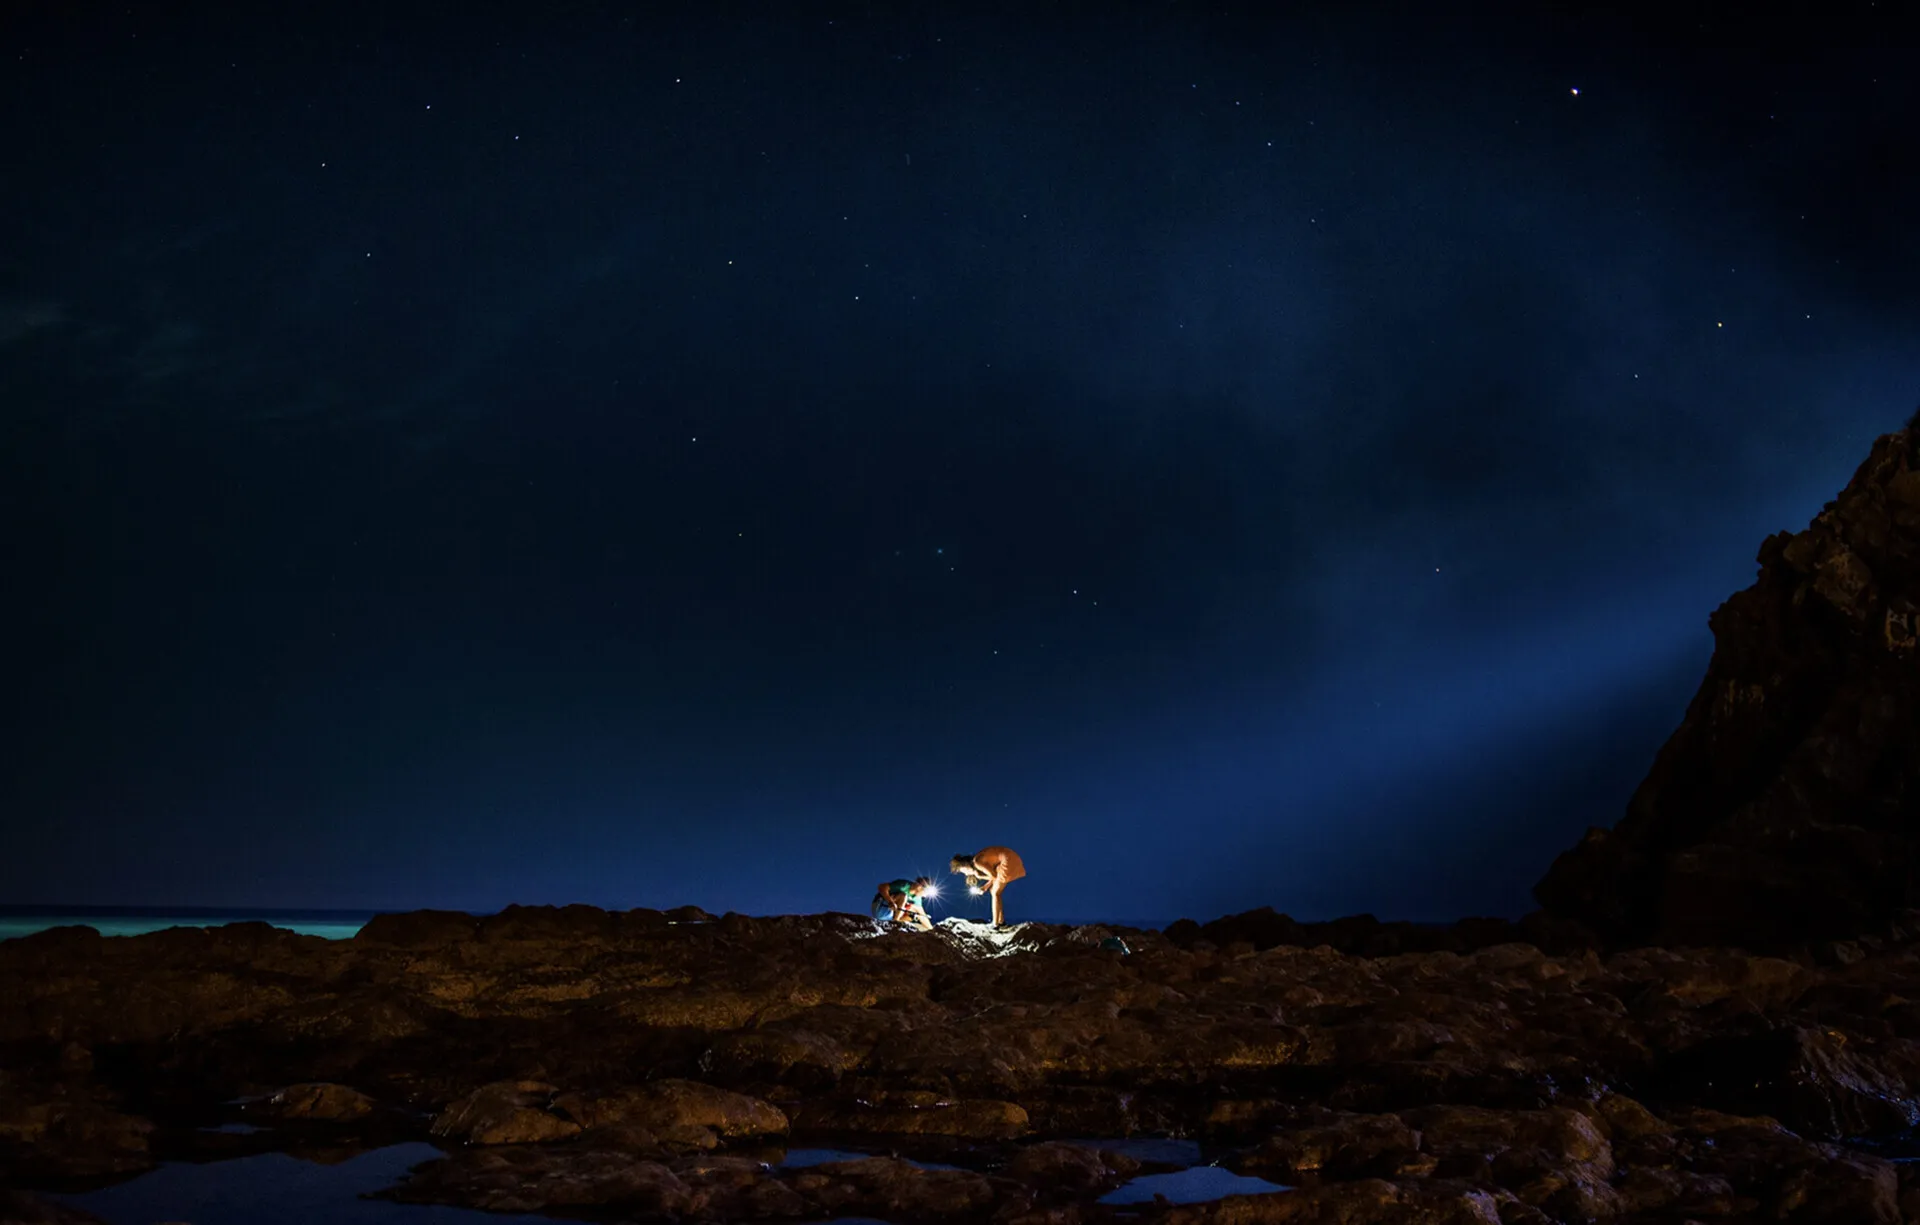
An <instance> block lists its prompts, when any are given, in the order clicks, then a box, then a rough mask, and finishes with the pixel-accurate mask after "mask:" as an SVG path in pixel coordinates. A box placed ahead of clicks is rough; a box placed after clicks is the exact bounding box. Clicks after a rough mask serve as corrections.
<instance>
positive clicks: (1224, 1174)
mask: <svg viewBox="0 0 1920 1225" xmlns="http://www.w3.org/2000/svg"><path fill="white" fill-rule="evenodd" d="M1291 1190H1293V1188H1292V1187H1283V1186H1281V1185H1280V1184H1279V1183H1273V1182H1268V1181H1267V1180H1266V1179H1264V1178H1250V1177H1248V1176H1247V1175H1245V1174H1234V1173H1231V1172H1229V1171H1227V1170H1223V1169H1221V1168H1220V1167H1219V1166H1217V1165H1197V1166H1195V1167H1193V1168H1192V1169H1191V1170H1181V1171H1180V1172H1178V1173H1176V1174H1147V1175H1143V1176H1142V1177H1140V1178H1136V1179H1133V1180H1132V1181H1131V1182H1126V1183H1122V1184H1121V1185H1120V1186H1118V1187H1116V1188H1115V1189H1113V1190H1112V1191H1109V1192H1107V1193H1106V1194H1105V1195H1103V1196H1101V1197H1100V1202H1101V1203H1103V1204H1150V1203H1152V1202H1153V1198H1154V1196H1156V1195H1163V1196H1165V1197H1166V1198H1167V1200H1168V1201H1169V1202H1171V1203H1175V1204H1200V1203H1205V1202H1206V1201H1207V1200H1214V1199H1225V1198H1226V1197H1227V1196H1229V1195H1265V1194H1267V1193H1269V1192H1272V1191H1291Z"/></svg>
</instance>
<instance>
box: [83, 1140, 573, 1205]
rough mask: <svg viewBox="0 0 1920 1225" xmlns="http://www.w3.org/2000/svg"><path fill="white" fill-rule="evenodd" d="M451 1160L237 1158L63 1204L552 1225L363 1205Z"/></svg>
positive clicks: (406, 1150) (413, 1155) (178, 1167)
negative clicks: (424, 1165)
mask: <svg viewBox="0 0 1920 1225" xmlns="http://www.w3.org/2000/svg"><path fill="white" fill-rule="evenodd" d="M441 1156H444V1154H443V1153H441V1151H440V1150H439V1149H437V1148H435V1147H434V1146H433V1145H431V1144H396V1145H393V1146H391V1147H389V1148H381V1149H375V1150H373V1151H372V1152H369V1153H361V1154H359V1155H357V1156H354V1157H350V1158H348V1159H346V1160H344V1161H341V1162H339V1163H338V1164H332V1165H317V1164H315V1163H313V1162H310V1161H302V1160H300V1159H299V1158H297V1157H291V1156H288V1155H287V1154H285V1153H263V1154H261V1155H260V1156H257V1157H236V1158H234V1159H233V1160H231V1161H216V1162H210V1163H208V1164H204V1165H189V1164H171V1165H163V1166H161V1167H160V1168H159V1169H157V1170H153V1171H151V1172H149V1173H146V1174H142V1175H140V1176H139V1177H137V1178H132V1179H129V1180H128V1181H126V1182H123V1183H121V1184H119V1185H118V1186H113V1187H107V1188H105V1189H104V1190H100V1191H89V1192H86V1193H85V1194H83V1195H62V1196H56V1197H51V1198H56V1199H58V1200H60V1201H61V1202H63V1203H68V1204H72V1205H73V1206H74V1207H76V1208H84V1209H86V1210H87V1211H88V1212H91V1213H93V1214H94V1215H95V1216H97V1217H100V1218H101V1219H103V1220H105V1221H107V1222H109V1223H110V1225H153V1222H155V1221H192V1222H193V1225H260V1223H261V1222H263V1221H272V1222H275V1225H502V1222H503V1221H512V1222H515V1223H516V1225H517V1223H521V1222H528V1223H531V1222H552V1225H559V1223H558V1222H553V1219H552V1218H551V1217H539V1216H512V1217H503V1216H500V1215H498V1214H495V1213H491V1212H479V1211H475V1210H473V1209H468V1208H448V1207H444V1206H441V1205H437V1204H395V1203H390V1202H388V1201H386V1200H369V1199H361V1198H360V1197H361V1196H362V1195H365V1194H367V1193H369V1192H372V1191H380V1190H384V1189H386V1188H387V1187H391V1186H392V1185H393V1184H394V1183H396V1182H399V1181H400V1179H401V1178H402V1177H404V1176H405V1175H406V1172H407V1171H408V1170H409V1169H411V1168H412V1167H414V1166H416V1165H419V1164H420V1163H421V1162H424V1161H432V1160H435V1159H436V1158H439V1157H441Z"/></svg>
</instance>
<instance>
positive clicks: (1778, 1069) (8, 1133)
mask: <svg viewBox="0 0 1920 1225" xmlns="http://www.w3.org/2000/svg"><path fill="white" fill-rule="evenodd" d="M671 913H675V914H679V915H680V916H681V917H680V918H678V919H675V918H670V917H669V915H668V914H665V913H662V912H659V911H629V912H625V913H609V912H606V911H601V910H594V909H590V908H587V907H565V908H559V909H555V908H549V907H512V908H509V909H508V910H506V911H504V912H502V913H500V914H497V915H491V916H487V917H484V918H476V917H474V916H469V915H452V914H445V913H439V914H434V913H423V914H417V915H392V916H385V917H382V918H381V919H380V920H378V921H376V922H375V923H373V924H370V925H369V926H368V927H367V928H366V930H365V931H363V932H362V933H361V934H360V936H359V937H357V938H356V939H353V940H347V941H327V940H322V939H319V938H317V937H310V936H300V935H296V934H294V933H291V932H286V931H280V930H276V929H273V928H269V927H266V926H265V925H262V924H234V925H231V926H228V927H225V928H218V929H212V930H200V929H175V930H172V931H166V932H158V933H154V934H152V935H146V936H136V937H121V938H102V937H100V936H99V935H98V934H97V933H94V932H92V931H91V930H89V929H75V928H67V929H59V930H55V931H50V932H45V933H42V934H40V935H37V936H31V937H27V938H25V939H20V940H13V941H7V942H0V1186H8V1187H13V1188H19V1189H24V1190H27V1191H33V1190H38V1189H52V1190H58V1189H61V1188H69V1187H72V1186H75V1185H98V1183H100V1182H101V1181H105V1180H113V1179H119V1178H125V1177H129V1176H131V1175H133V1174H135V1173H137V1172H138V1171H140V1170H143V1169H147V1168H150V1167H151V1166H152V1165H153V1164H154V1163H156V1162H159V1161H165V1160H172V1159H182V1158H184V1159H193V1160H208V1159H211V1158H214V1157H219V1156H231V1155H242V1154H245V1153H255V1152H264V1151H275V1150H279V1151H289V1152H293V1153H295V1154H300V1153H308V1154H311V1155H313V1156H315V1158H316V1159H325V1160H338V1159H339V1158H340V1157H341V1156H343V1155H345V1154H347V1153H349V1152H351V1151H353V1150H355V1149H356V1148H364V1147H369V1146H377V1145H382V1144H391V1143H394V1142H395V1141H397V1140H403V1139H404V1140H423V1139H425V1140H430V1141H432V1142H434V1143H436V1144H438V1145H439V1146H440V1147H441V1149H442V1151H443V1153H444V1154H445V1155H444V1156H443V1157H442V1158H441V1159H439V1160H437V1161H432V1162H429V1163H427V1164H425V1165H422V1166H420V1167H418V1168H417V1169H416V1170H415V1171H414V1173H413V1175H412V1176H411V1177H410V1178H408V1179H407V1180H406V1181H405V1182H403V1183H401V1184H399V1185H398V1186H396V1187H394V1188H392V1189H390V1191H389V1192H388V1194H390V1195H391V1197H393V1198H396V1199H401V1200H406V1201H410V1202H434V1203H451V1204H464V1205H468V1206H474V1207H485V1208H491V1209H495V1210H498V1211H559V1212H561V1213H562V1214H573V1213H579V1214H587V1215H593V1214H599V1215H600V1216H602V1217H605V1218H607V1219H617V1220H630V1221H678V1222H696V1221H699V1222H715V1223H722V1222H731V1221H741V1220H791V1221H796V1222H797V1221H808V1220H821V1219H827V1218H830V1217H834V1216H840V1215H845V1216H860V1217H869V1218H880V1219H887V1220H909V1219H910V1220H925V1221H950V1222H955V1223H958V1222H976V1221H982V1222H984V1221H996V1222H1006V1223H1008V1225H1015V1223H1018V1225H1042V1223H1050V1225H1075V1223H1080V1222H1086V1223H1091V1222H1110V1221H1113V1220H1116V1219H1117V1218H1116V1217H1115V1214H1114V1211H1113V1209H1111V1208H1110V1207H1108V1206H1104V1205H1101V1204H1100V1203H1099V1199H1100V1197H1101V1196H1103V1195H1105V1194H1106V1193H1107V1192H1109V1191H1111V1190H1113V1189H1114V1188H1115V1187H1117V1186H1119V1185H1120V1184H1121V1183H1123V1182H1124V1181H1125V1180H1127V1179H1128V1178H1131V1177H1134V1176H1136V1175H1138V1174H1140V1173H1143V1172H1145V1173H1154V1172H1165V1171H1166V1170H1167V1169H1168V1168H1169V1167H1168V1166H1166V1165H1164V1164H1161V1165H1155V1164H1153V1162H1152V1161H1151V1160H1149V1158H1147V1157H1145V1156H1140V1157H1135V1156H1131V1155H1129V1154H1128V1153H1127V1151H1126V1150H1125V1148H1124V1147H1123V1146H1122V1138H1123V1137H1129V1136H1142V1135H1145V1136H1187V1137H1192V1138H1193V1139H1195V1140H1198V1141H1200V1142H1202V1143H1203V1144H1204V1145H1205V1146H1206V1155H1205V1157H1204V1160H1207V1161H1216V1160H1217V1161H1219V1162H1220V1163H1221V1164H1222V1165H1223V1166H1225V1167H1226V1168H1228V1169H1230V1170H1233V1171H1236V1172H1239V1173H1242V1174H1247V1175H1252V1176H1256V1177H1260V1178H1265V1179H1268V1180H1269V1181H1272V1182H1277V1183H1280V1184H1282V1185H1285V1186H1291V1187H1295V1188H1297V1190H1294V1191H1290V1192H1284V1193H1279V1194H1272V1195H1265V1196H1252V1197H1248V1196H1238V1197H1234V1198H1230V1199H1224V1200H1221V1201H1219V1202H1217V1203H1214V1204H1206V1205H1192V1206H1185V1207H1174V1206H1171V1205H1164V1204H1145V1205H1140V1206H1139V1208H1138V1211H1137V1212H1136V1213H1135V1214H1134V1215H1132V1216H1130V1217H1129V1218H1128V1219H1131V1220H1137V1221H1140V1222H1142V1225H1163V1223H1172V1222H1192V1223H1199V1222H1209V1223H1214V1225H1226V1223H1227V1222H1261V1221H1295V1222H1309V1221H1326V1222H1332V1221H1351V1222H1358V1221H1368V1222H1399V1223H1401V1225H1441V1223H1443V1222H1455V1223H1464V1222H1478V1223H1480V1225H1494V1223H1495V1222H1503V1223H1505V1225H1514V1223H1516V1222H1519V1223H1531V1225H1548V1223H1550V1222H1567V1221H1576V1220H1589V1219H1591V1220H1609V1221H1618V1222H1621V1223H1623V1225H1625V1223H1629V1222H1631V1223H1634V1225H1652V1223H1654V1222H1661V1223H1671V1222H1678V1221H1683V1220H1687V1219H1700V1220H1704V1219H1709V1218H1728V1219H1768V1220H1776V1219H1778V1220H1830V1221H1848V1222H1855V1221H1858V1222H1880V1223H1884V1225H1897V1223H1898V1222H1900V1221H1902V1220H1916V1219H1920V1169H1916V1167H1915V1166H1913V1165H1911V1164H1902V1163H1897V1162H1894V1161H1891V1160H1888V1159H1887V1158H1886V1157H1885V1156H1883V1155H1882V1154H1881V1153H1879V1152H1877V1151H1875V1150H1874V1149H1873V1146H1872V1145H1870V1144H1867V1143H1865V1142H1863V1141H1861V1140H1859V1139H1858V1137H1860V1136H1861V1135H1863V1134H1864V1135H1869V1136H1884V1135H1891V1134H1897V1133H1899V1132H1901V1131H1902V1130H1903V1129H1905V1128H1908V1127H1910V1126H1912V1125H1913V1124H1914V1123H1916V1122H1920V1004H1916V1003H1914V1002H1912V1001H1913V1000H1914V999H1915V998H1920V992H1916V991H1915V989H1914V984H1915V983H1916V982H1920V942H1915V943H1911V944H1900V943H1895V942H1890V941H1886V940H1879V939H1873V938H1866V939H1863V940H1861V941H1859V942H1858V943H1857V944H1853V945H1849V946H1847V947H1846V949H1845V950H1844V952H1842V951H1841V950H1838V949H1837V948H1836V949H1828V950H1826V953H1828V954H1836V953H1838V954H1839V955H1829V956H1825V958H1824V960H1822V959H1820V958H1816V957H1813V956H1810V955H1809V956H1803V957H1800V958H1798V959H1786V958H1773V957H1765V956H1755V955H1751V954H1748V953H1743V952H1737V951H1732V950H1724V949H1721V950H1695V951H1690V952H1674V951H1666V950H1660V949H1638V950H1628V951H1622V952H1616V953H1613V954H1610V955H1605V956H1603V955H1602V954H1600V953H1599V952H1598V951H1596V950H1594V949H1590V948H1589V949H1571V948H1570V949H1568V950H1567V951H1564V952H1562V953H1559V954H1557V955H1556V954H1549V953H1545V952H1543V951H1541V950H1540V949H1539V948H1536V947H1534V946H1533V945H1532V944H1528V943H1520V942H1507V943H1497V944H1492V945H1486V946H1481V947H1474V939H1473V938H1474V937H1475V936H1478V937H1481V938H1487V937H1492V936H1496V935H1501V934H1506V935H1511V934H1512V932H1513V929H1510V928H1509V927H1506V926H1502V925H1499V924H1492V923H1485V922H1481V923H1477V924H1471V925H1461V927H1460V928H1458V929H1446V930H1443V931H1441V932H1439V933H1438V934H1437V935H1436V934H1435V933H1434V932H1433V931H1432V930H1430V929H1420V930H1419V932H1418V933H1416V934H1417V936H1418V941H1427V942H1432V941H1438V942H1439V945H1440V946H1441V947H1435V948H1432V949H1430V950H1428V951H1402V952H1398V953H1394V954H1392V955H1360V954H1355V953H1348V952H1341V951H1339V950H1337V949H1335V948H1333V947H1331V946H1329V945H1328V944H1326V943H1319V944H1318V945H1317V946H1316V947H1300V946H1299V945H1298V944H1287V943H1274V944H1272V945H1271V946H1270V947H1268V948H1267V949H1266V950H1264V951H1261V950H1259V949H1257V948H1256V947H1255V944H1254V941H1253V940H1252V939H1250V938H1241V937H1242V936H1244V935H1247V934H1249V933H1253V934H1258V933H1261V932H1264V933H1266V934H1267V935H1268V936H1273V937H1276V938H1277V937H1289V936H1292V937H1297V938H1300V939H1315V938H1316V931H1315V929H1314V928H1313V927H1311V926H1310V925H1297V927H1298V930H1296V928H1295V927H1289V926H1288V925H1287V924H1288V922H1290V921H1285V922H1283V921H1282V920H1281V919H1280V917H1276V916H1267V915H1263V914H1261V913H1260V912H1255V913H1254V914H1253V915H1252V916H1239V917H1238V918H1237V919H1235V920H1225V921H1222V922H1221V923H1220V924H1219V925H1211V924H1210V925H1208V927H1207V928H1196V929H1195V931H1194V932H1192V933H1187V937H1188V938H1187V939H1186V940H1185V942H1184V943H1176V942H1175V941H1174V940H1172V939H1170V938H1169V937H1168V936H1166V935H1164V934H1162V933H1159V932H1151V931H1136V930H1129V929H1110V928H1102V927H1086V928H1066V927H1051V926H1046V925H1041V924H1029V925H1026V926H1024V927H1022V928H1020V929H1019V930H1018V931H1016V932H1015V933H1013V934H1011V935H1010V936H1008V937H1007V938H1004V939H1000V940H989V939H985V938H983V937H982V936H981V934H980V933H978V932H975V931H971V930H968V929H966V928H964V927H959V926H956V927H954V928H943V929H941V930H939V931H936V932H932V933H918V932H893V933H888V934H885V935H877V934H876V933H875V932H874V929H873V927H872V925H871V923H869V922H868V921H866V920H865V919H863V918H860V917H857V916H852V915H814V916H787V917H782V918H765V919H756V918H747V917H745V916H741V915H725V916H721V917H718V918H715V917H713V916H711V915H706V914H705V913H704V912H700V911H694V910H683V911H678V912H671ZM696 916H697V917H696ZM1208 929H1211V930H1212V932H1213V934H1215V935H1220V936H1229V935H1232V936H1234V939H1232V940H1231V942H1230V943H1228V944H1226V945H1220V944H1216V943H1215V942H1213V941H1212V940H1211V939H1208V938H1206V937H1205V936H1202V935H1200V934H1199V933H1200V932H1202V931H1206V930H1208ZM1327 930H1328V932H1329V933H1332V934H1335V935H1336V936H1339V937H1340V938H1342V939H1348V940H1350V941H1351V942H1352V943H1354V944H1356V945H1357V946H1366V947H1368V948H1370V949H1373V950H1374V952H1375V953H1378V952H1379V951H1380V950H1381V948H1382V947H1383V946H1384V944H1394V943H1400V944H1404V943H1406V942H1407V941H1408V940H1410V939H1413V937H1412V936H1409V935H1408V933H1405V932H1398V933H1396V932H1395V930H1394V929H1391V928H1388V927H1386V926H1385V925H1380V924H1373V923H1367V922H1360V921H1353V922H1349V923H1347V924H1346V925H1345V926H1344V927H1340V928H1338V929H1337V930H1336V929H1334V928H1329V929H1327ZM1115 934H1118V935H1121V936H1123V937H1124V940H1125V943H1126V945H1127V946H1128V947H1129V948H1130V949H1132V950H1133V951H1132V952H1130V953H1120V952H1117V951H1115V950H1113V949H1111V948H1108V947H1104V946H1105V945H1106V942H1107V940H1108V937H1110V936H1112V935H1115ZM236 1101H240V1102H244V1103H246V1104H244V1105H240V1106H235V1105H232V1103H234V1102H236ZM237 1121H249V1122H254V1123H257V1124H260V1125H262V1126H263V1128H264V1129H263V1130H260V1131H249V1132H246V1133H245V1134H228V1133H222V1132H213V1131H209V1130H207V1129H208V1128H209V1127H210V1126H212V1125H214V1124H218V1123H222V1122H237ZM807 1146H815V1147H822V1148H829V1149H835V1150H849V1151H851V1152H853V1153H855V1154H869V1155H868V1156H862V1157H858V1158H857V1159H850V1160H827V1161H822V1162H820V1163H818V1164H797V1165H788V1164H786V1163H785V1162H784V1158H785V1157H786V1155H787V1154H788V1153H789V1152H790V1151H791V1150H792V1149H793V1148H796V1147H802V1148H803V1147H807ZM1143 1163H1145V1164H1143ZM0 1205H4V1207H5V1211H7V1212H11V1213H13V1214H14V1215H13V1216H10V1217H7V1216H0V1219H24V1220H40V1219H44V1220H59V1219H75V1220H78V1219H82V1218H78V1217H59V1216H54V1215H45V1214H46V1213H53V1212H55V1211H56V1210H55V1209H53V1208H52V1207H51V1206H48V1205H46V1204H45V1203H44V1202H42V1203H40V1204H39V1206H37V1207H36V1206H35V1205H34V1203H32V1202H29V1201H28V1200H27V1199H25V1198H22V1197H16V1198H15V1200H13V1201H0ZM31 1213H42V1215H40V1216H33V1215H29V1214H31ZM183 1215H188V1216H189V1217H190V1214H183Z"/></svg>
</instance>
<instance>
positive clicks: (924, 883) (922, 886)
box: [913, 876, 933, 893]
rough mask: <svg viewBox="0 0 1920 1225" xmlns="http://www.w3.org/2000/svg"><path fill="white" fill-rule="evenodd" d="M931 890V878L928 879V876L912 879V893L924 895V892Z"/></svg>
mask: <svg viewBox="0 0 1920 1225" xmlns="http://www.w3.org/2000/svg"><path fill="white" fill-rule="evenodd" d="M931 888H933V878H932V877H930V876H916V877H914V878H913V891H914V892H915V893H925V892H926V891H927V890H929V889H931Z"/></svg>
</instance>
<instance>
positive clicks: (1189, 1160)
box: [1073, 1136, 1200, 1169]
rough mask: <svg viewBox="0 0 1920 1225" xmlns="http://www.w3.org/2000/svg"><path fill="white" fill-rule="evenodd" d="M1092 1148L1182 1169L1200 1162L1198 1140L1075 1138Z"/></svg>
mask: <svg viewBox="0 0 1920 1225" xmlns="http://www.w3.org/2000/svg"><path fill="white" fill-rule="evenodd" d="M1073 1143H1075V1144H1084V1145H1086V1146H1087V1147H1088V1148H1092V1149H1105V1150H1106V1151H1107V1152H1110V1153H1120V1154H1123V1155H1125V1156H1128V1157H1131V1158H1133V1159H1134V1160H1135V1161H1138V1162H1140V1163H1142V1164H1144V1165H1177V1166H1180V1167H1181V1168H1182V1169H1184V1168H1186V1167H1187V1166H1193V1165H1199V1164H1200V1142H1199V1141H1198V1140H1167V1139H1158V1138H1155V1137H1153V1136H1134V1137H1131V1138H1129V1139H1122V1140H1075V1141H1074V1142H1073Z"/></svg>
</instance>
